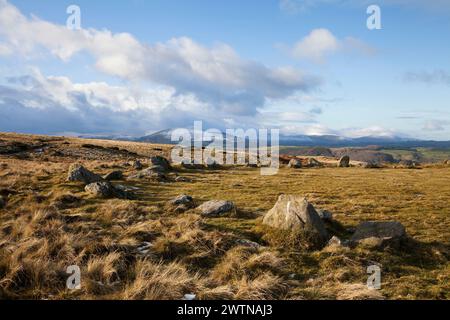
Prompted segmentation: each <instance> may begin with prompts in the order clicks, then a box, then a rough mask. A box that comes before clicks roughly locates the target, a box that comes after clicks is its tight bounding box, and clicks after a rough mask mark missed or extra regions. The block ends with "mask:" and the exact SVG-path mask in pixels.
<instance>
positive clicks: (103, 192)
mask: <svg viewBox="0 0 450 320" xmlns="http://www.w3.org/2000/svg"><path fill="white" fill-rule="evenodd" d="M113 189H114V187H113V186H112V184H110V183H109V182H106V181H103V182H94V183H90V184H88V185H87V186H86V187H85V188H84V190H86V192H88V193H90V194H92V195H93V196H95V197H99V198H110V197H113V195H114V190H113Z"/></svg>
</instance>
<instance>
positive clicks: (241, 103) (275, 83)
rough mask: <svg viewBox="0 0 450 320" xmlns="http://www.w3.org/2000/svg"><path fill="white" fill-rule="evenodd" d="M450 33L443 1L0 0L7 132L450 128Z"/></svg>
mask: <svg viewBox="0 0 450 320" xmlns="http://www.w3.org/2000/svg"><path fill="white" fill-rule="evenodd" d="M371 4H376V5H378V7H379V8H380V13H381V15H380V21H381V29H373V30H370V29H369V28H368V27H367V19H368V18H369V17H370V16H371V14H370V13H369V14H368V13H367V8H368V6H369V5H371ZM70 5H76V6H78V7H79V8H80V14H81V15H80V23H81V25H80V26H81V28H80V29H75V30H74V29H73V28H68V26H67V20H68V18H70V16H71V14H68V13H67V8H68V7H69V6H70ZM70 21H73V20H70ZM449 39H450V1H447V0H429V1H421V0H409V1H406V0H373V1H370V2H367V1H365V0H358V1H356V0H315V1H314V0H246V1H237V0H226V1H225V0H216V1H210V0H208V1H207V0H178V1H174V0H150V1H148V0H131V1H119V0H117V1H104V0H96V1H92V0H91V1H87V0H86V1H85V0H71V1H66V0H40V1H31V0H26V1H25V0H8V1H7V0H0V131H13V132H23V133H37V134H52V135H58V134H64V135H70V134H74V135H110V134H114V135H130V136H142V135H145V134H150V133H152V132H156V131H158V130H163V129H168V128H178V127H191V126H192V125H193V123H194V121H197V120H202V121H203V122H204V127H205V128H206V127H209V128H218V129H221V130H222V129H226V128H279V129H280V130H281V133H282V134H308V135H325V134H331V135H340V136H345V137H362V136H377V137H390V136H400V137H408V138H414V139H433V140H450V42H449Z"/></svg>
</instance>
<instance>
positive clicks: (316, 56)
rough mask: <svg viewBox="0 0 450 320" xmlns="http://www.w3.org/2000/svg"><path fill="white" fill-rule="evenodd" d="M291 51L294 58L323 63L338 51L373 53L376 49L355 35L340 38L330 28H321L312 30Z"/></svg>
mask: <svg viewBox="0 0 450 320" xmlns="http://www.w3.org/2000/svg"><path fill="white" fill-rule="evenodd" d="M289 51H290V53H291V55H292V56H293V57H294V58H297V59H308V60H312V61H314V62H316V63H323V62H325V59H326V57H327V56H329V55H331V54H333V53H336V52H338V51H347V52H352V51H357V52H361V53H364V54H368V55H371V54H373V53H374V52H375V49H373V48H372V47H370V46H369V45H367V44H366V43H364V42H363V41H361V40H359V39H356V38H353V37H346V38H344V39H338V38H337V37H336V36H335V35H333V33H332V32H331V31H330V30H328V29H324V28H320V29H314V30H312V31H311V32H310V34H309V35H307V36H306V37H304V38H303V39H302V40H300V41H299V42H297V43H296V44H294V46H293V47H292V48H291V49H290V50H289Z"/></svg>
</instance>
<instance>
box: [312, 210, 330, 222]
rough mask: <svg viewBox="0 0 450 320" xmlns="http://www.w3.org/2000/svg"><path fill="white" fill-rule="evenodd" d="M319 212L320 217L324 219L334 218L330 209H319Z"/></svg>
mask: <svg viewBox="0 0 450 320" xmlns="http://www.w3.org/2000/svg"><path fill="white" fill-rule="evenodd" d="M316 211H317V214H318V215H319V217H320V219H322V220H323V221H331V220H333V214H332V213H331V212H330V211H327V210H322V209H317V210H316Z"/></svg>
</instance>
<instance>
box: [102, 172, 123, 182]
mask: <svg viewBox="0 0 450 320" xmlns="http://www.w3.org/2000/svg"><path fill="white" fill-rule="evenodd" d="M103 179H105V180H106V181H114V180H122V179H123V172H122V171H120V170H116V171H112V172H110V173H108V174H107V175H105V176H103Z"/></svg>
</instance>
